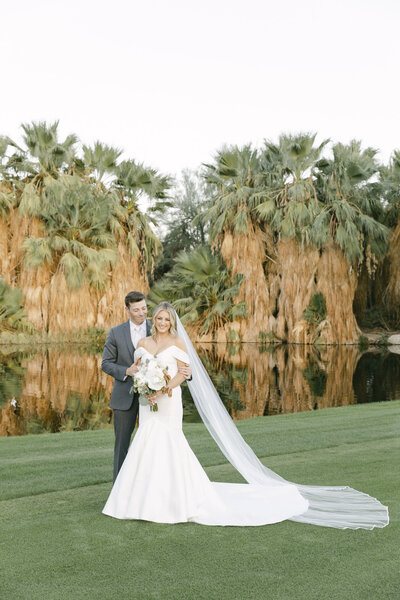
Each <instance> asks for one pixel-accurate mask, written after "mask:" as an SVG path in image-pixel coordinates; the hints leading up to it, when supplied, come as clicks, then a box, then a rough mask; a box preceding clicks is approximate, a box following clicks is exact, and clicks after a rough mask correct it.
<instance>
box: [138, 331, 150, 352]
mask: <svg viewBox="0 0 400 600" xmlns="http://www.w3.org/2000/svg"><path fill="white" fill-rule="evenodd" d="M152 339H153V338H152V337H151V335H149V336H147V337H145V338H141V339H140V340H139V341H138V343H137V346H136V348H144V349H145V350H148V349H149V343H150V342H151V341H152Z"/></svg>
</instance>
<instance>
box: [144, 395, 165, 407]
mask: <svg viewBox="0 0 400 600" xmlns="http://www.w3.org/2000/svg"><path fill="white" fill-rule="evenodd" d="M161 396H162V392H161V391H158V392H156V393H155V394H152V395H151V396H147V400H148V401H149V404H150V406H153V405H154V404H156V403H157V400H158V399H159V398H161Z"/></svg>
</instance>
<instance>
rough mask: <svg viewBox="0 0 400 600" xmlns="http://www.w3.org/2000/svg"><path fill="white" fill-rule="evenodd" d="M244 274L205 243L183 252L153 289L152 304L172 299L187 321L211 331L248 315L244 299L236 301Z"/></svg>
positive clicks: (185, 322)
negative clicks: (232, 270) (233, 269)
mask: <svg viewBox="0 0 400 600" xmlns="http://www.w3.org/2000/svg"><path fill="white" fill-rule="evenodd" d="M242 279H243V275H238V274H237V275H235V276H234V277H232V276H231V274H230V272H229V271H228V270H227V269H226V268H225V266H224V264H223V262H222V260H221V258H220V257H219V256H218V255H217V254H214V255H213V254H211V252H210V250H209V249H208V248H206V247H201V246H200V247H198V248H195V249H194V250H192V251H191V252H181V253H180V254H179V255H178V256H177V257H176V259H175V261H174V267H173V268H172V270H171V271H170V272H169V273H167V275H165V277H164V278H162V279H161V280H160V281H158V282H157V283H156V284H155V285H154V286H153V288H152V289H151V291H150V294H149V296H148V302H149V305H150V307H154V306H156V305H157V304H158V303H159V302H162V301H165V300H167V301H169V302H172V304H173V306H174V307H175V309H176V311H177V312H178V314H179V315H180V316H181V318H182V322H183V323H184V324H194V325H195V327H196V329H198V331H199V332H200V333H201V334H207V333H209V334H212V333H214V332H216V331H217V330H218V329H219V328H222V327H223V326H224V325H225V324H226V323H231V322H232V321H234V320H235V319H237V318H239V317H246V316H247V307H246V304H245V302H240V303H237V304H234V303H233V300H234V298H235V297H236V296H237V294H238V292H239V288H240V284H241V281H242Z"/></svg>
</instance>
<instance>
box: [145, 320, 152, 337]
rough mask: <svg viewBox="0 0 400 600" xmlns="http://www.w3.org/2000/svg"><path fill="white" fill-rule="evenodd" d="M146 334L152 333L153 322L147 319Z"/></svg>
mask: <svg viewBox="0 0 400 600" xmlns="http://www.w3.org/2000/svg"><path fill="white" fill-rule="evenodd" d="M146 335H151V323H150V321H148V320H147V319H146Z"/></svg>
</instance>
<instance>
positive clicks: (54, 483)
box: [0, 402, 400, 600]
mask: <svg viewBox="0 0 400 600" xmlns="http://www.w3.org/2000/svg"><path fill="white" fill-rule="evenodd" d="M238 426H239V429H240V430H241V432H242V434H243V435H244V437H245V439H246V440H247V441H248V442H249V443H250V445H251V446H252V447H253V448H254V450H255V451H256V452H257V454H258V456H260V457H261V458H262V460H263V462H265V464H267V465H268V466H269V467H271V468H272V469H274V470H276V471H277V472H278V473H280V474H281V475H283V476H284V477H286V478H288V479H290V480H292V481H298V482H301V483H310V484H326V485H328V484H329V485H330V484H332V485H335V484H347V485H351V486H352V487H355V488H356V489H359V490H362V491H364V492H367V493H369V494H371V495H372V496H375V497H378V498H379V499H380V500H381V501H382V502H383V503H384V504H387V505H388V506H389V512H390V518H391V523H390V525H389V526H388V527H386V528H384V529H376V530H373V531H363V530H357V531H350V530H345V531H341V530H335V529H329V528H324V527H316V526H311V525H304V524H300V523H294V522H291V521H287V522H284V523H279V524H276V525H267V526H265V527H254V528H252V527H249V528H234V527H227V528H224V527H204V526H201V525H196V524H192V523H187V524H180V525H159V524H155V523H147V522H139V521H117V520H114V519H111V518H109V517H105V516H103V515H102V514H101V509H102V507H103V505H104V502H105V500H106V498H107V495H108V493H109V490H110V487H111V468H112V464H111V463H112V446H113V432H112V431H110V430H106V431H92V432H74V433H61V434H52V435H38V436H26V437H22V438H2V439H0V455H1V473H0V476H1V490H0V508H1V510H0V521H1V525H0V527H1V533H0V548H1V550H0V552H1V556H0V597H1V598H5V599H6V598H7V599H17V598H18V599H22V598H23V599H25V598H26V599H29V600H34V599H41V600H43V599H46V600H47V599H51V600H53V599H54V600H57V599H60V598H68V599H71V600H76V599H81V598H88V599H91V600H102V599H114V598H115V599H119V600H125V599H130V598H134V599H135V600H136V599H137V600H141V599H154V598H157V599H158V598H160V599H173V600H175V599H176V600H178V599H179V600H181V599H182V600H183V599H190V600H192V599H193V600H196V599H221V600H224V599H227V600H228V599H229V600H231V599H246V600H259V599H264V598H265V599H268V600H274V599H293V600H302V599H307V600H312V599H316V600H317V599H318V600H322V599H329V600H334V599H338V600H339V599H340V600H350V599H356V598H357V599H363V600H370V599H371V600H380V599H396V600H398V598H400V576H399V571H400V560H399V559H400V553H399V541H400V527H399V517H400V501H399V489H400V469H399V464H400V452H399V431H400V402H391V403H382V404H374V405H360V406H351V407H346V408H330V409H325V410H321V411H317V412H312V413H301V414H296V415H282V416H275V417H261V418H256V419H249V420H248V421H242V422H239V424H238ZM184 430H185V433H186V435H187V438H188V440H189V443H190V444H191V446H192V448H193V450H194V451H195V452H196V454H197V456H198V457H199V459H200V461H201V462H202V464H203V466H204V467H205V468H206V470H207V473H208V475H209V476H210V478H211V479H213V480H218V481H241V478H240V476H239V475H238V474H237V473H236V472H235V471H234V469H233V468H232V467H231V466H230V465H228V464H227V463H226V461H225V459H224V457H223V456H222V455H221V453H220V452H219V450H218V448H217V447H216V446H215V444H214V442H213V441H212V440H211V438H210V437H209V435H208V433H207V431H206V430H205V429H204V427H203V425H202V424H198V423H194V424H188V425H185V427H184Z"/></svg>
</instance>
